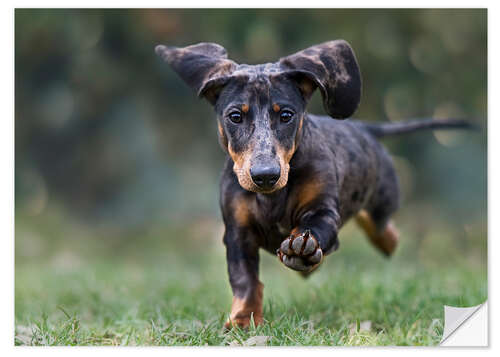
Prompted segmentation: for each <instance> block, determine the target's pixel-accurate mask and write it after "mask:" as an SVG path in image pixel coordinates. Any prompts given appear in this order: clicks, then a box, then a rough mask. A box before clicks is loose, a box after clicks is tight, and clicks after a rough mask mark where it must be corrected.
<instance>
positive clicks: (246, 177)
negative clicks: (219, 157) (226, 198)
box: [228, 143, 259, 192]
mask: <svg viewBox="0 0 500 357" xmlns="http://www.w3.org/2000/svg"><path fill="white" fill-rule="evenodd" d="M252 151H253V146H251V145H250V146H249V147H248V148H247V149H246V150H244V151H242V152H238V153H237V152H234V150H233V148H232V147H231V143H229V144H228V152H229V155H230V156H231V159H233V162H234V165H233V171H234V173H235V174H236V177H237V178H238V182H239V184H240V186H241V187H243V188H244V189H245V190H248V191H253V192H256V191H258V189H259V188H258V187H257V185H255V183H254V182H253V180H252V177H251V176H250V156H251V154H252Z"/></svg>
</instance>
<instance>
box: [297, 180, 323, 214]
mask: <svg viewBox="0 0 500 357" xmlns="http://www.w3.org/2000/svg"><path fill="white" fill-rule="evenodd" d="M323 186H324V183H323V182H321V181H318V180H310V181H308V182H306V183H304V184H303V185H302V186H300V188H299V191H298V195H297V201H298V202H297V203H298V207H301V208H302V207H305V206H307V205H308V204H310V203H312V202H313V201H314V200H315V199H316V198H317V197H318V196H319V195H320V194H321V192H322V190H323Z"/></svg>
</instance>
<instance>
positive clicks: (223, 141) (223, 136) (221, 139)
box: [217, 122, 227, 150]
mask: <svg viewBox="0 0 500 357" xmlns="http://www.w3.org/2000/svg"><path fill="white" fill-rule="evenodd" d="M217 129H218V131H219V143H220V145H221V146H222V147H223V148H224V150H227V137H226V133H225V132H224V128H223V127H222V125H221V123H219V122H218V123H217Z"/></svg>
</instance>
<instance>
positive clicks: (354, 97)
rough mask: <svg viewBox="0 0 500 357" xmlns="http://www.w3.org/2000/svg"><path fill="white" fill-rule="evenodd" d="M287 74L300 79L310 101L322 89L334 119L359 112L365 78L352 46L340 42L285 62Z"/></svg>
mask: <svg viewBox="0 0 500 357" xmlns="http://www.w3.org/2000/svg"><path fill="white" fill-rule="evenodd" d="M279 64H280V66H281V68H282V69H283V71H284V72H285V73H286V72H291V73H290V74H291V75H293V76H295V77H296V78H298V79H300V82H299V87H300V88H301V90H302V92H303V93H304V94H305V96H306V98H307V97H308V96H310V95H311V94H312V92H313V91H314V90H315V89H316V87H319V89H320V91H321V95H322V96H323V105H324V107H325V110H326V112H327V113H328V115H330V116H331V117H332V118H337V119H344V118H347V117H349V116H351V115H352V114H353V113H354V112H355V111H356V109H357V107H358V104H359V101H360V99H361V74H360V71H359V66H358V63H357V61H356V57H355V56H354V51H353V50H352V48H351V46H350V45H349V44H348V43H347V42H346V41H344V40H336V41H329V42H325V43H322V44H320V45H316V46H312V47H309V48H307V49H305V50H303V51H300V52H297V53H295V54H293V55H290V56H288V57H284V58H281V59H280V61H279Z"/></svg>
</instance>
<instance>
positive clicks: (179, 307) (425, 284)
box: [15, 227, 487, 346]
mask: <svg viewBox="0 0 500 357" xmlns="http://www.w3.org/2000/svg"><path fill="white" fill-rule="evenodd" d="M18 231H21V229H18ZM436 234H438V235H440V237H444V238H442V239H441V240H440V241H439V243H436V244H433V245H431V246H426V242H427V241H432V242H433V240H434V239H436V238H433V237H429V236H427V237H426V238H425V239H424V241H423V243H422V242H421V243H419V245H417V243H416V240H415V239H414V237H412V236H411V235H408V234H407V235H403V236H404V237H405V236H406V239H405V240H403V242H402V246H401V247H400V249H399V250H398V251H397V253H396V255H395V256H394V257H393V258H392V259H389V260H388V259H385V258H383V257H382V256H380V254H379V253H378V252H376V251H375V250H374V249H372V248H371V246H370V245H369V244H368V243H367V242H365V240H364V238H363V237H362V236H361V233H359V232H358V231H357V230H355V229H353V228H352V227H348V228H347V229H346V233H345V234H343V235H342V238H341V248H340V250H339V251H338V252H336V253H334V254H333V255H331V256H329V257H327V259H326V260H325V262H324V264H323V266H322V267H321V269H319V270H318V271H317V272H316V273H315V274H313V275H312V276H311V277H310V278H309V279H303V278H301V277H300V276H299V275H298V274H297V273H296V272H293V271H291V270H288V269H286V268H285V267H284V266H282V265H281V264H280V263H279V262H278V260H277V259H276V258H275V257H273V256H271V255H269V254H267V253H264V252H263V253H262V254H261V255H262V264H261V265H262V268H261V281H262V282H263V283H264V285H265V289H264V317H265V320H266V323H265V324H263V325H261V326H258V327H256V328H255V327H252V328H250V329H249V330H248V331H243V330H239V329H235V330H232V331H230V332H224V331H223V330H222V325H223V323H224V321H225V319H226V318H227V316H228V312H229V309H230V304H231V293H230V287H229V283H228V281H227V273H226V265H225V258H224V250H223V246H222V242H221V240H220V238H214V237H211V236H207V237H206V238H204V240H185V241H183V240H182V239H178V240H175V239H170V240H168V239H166V238H164V237H165V236H164V235H160V234H158V233H152V234H151V235H150V236H148V237H141V239H136V240H133V241H132V242H129V243H127V244H122V245H120V244H115V245H113V244H114V243H107V244H104V243H102V244H99V243H98V242H97V243H88V242H81V241H80V240H79V239H73V240H71V239H69V243H66V244H63V243H57V242H56V243H55V246H57V247H59V248H60V249H59V250H54V251H52V254H49V255H47V256H48V258H46V259H28V258H26V257H22V256H21V255H22V254H20V252H22V251H23V250H26V249H28V248H27V244H28V242H24V241H23V240H22V238H19V237H18V238H17V241H16V257H17V258H16V280H15V283H16V285H15V295H16V297H15V301H16V302H15V321H16V337H15V344H16V345H23V344H27V345H237V344H240V345H245V344H252V341H253V339H251V337H253V336H267V338H265V339H263V340H259V341H260V343H264V344H267V345H294V346H295V345H436V344H438V343H439V341H440V339H441V335H442V331H443V305H445V304H446V305H453V306H471V305H477V304H480V303H482V302H483V301H484V300H485V299H486V296H487V281H486V264H485V260H482V259H485V256H486V255H485V252H484V251H483V252H482V253H477V254H476V255H475V256H474V254H473V252H474V251H475V250H474V249H471V248H470V247H469V249H466V250H463V251H462V250H458V249H450V248H446V249H444V248H443V250H441V249H442V247H447V244H448V243H450V242H451V241H452V240H453V239H454V237H453V236H452V235H448V236H447V235H446V234H445V233H443V232H441V233H436ZM19 236H20V237H21V236H23V235H22V232H21V233H19ZM168 236H169V237H172V236H173V233H172V234H171V235H168ZM214 236H218V235H217V234H215V235H214ZM31 243H32V242H31ZM441 245H442V247H441ZM61 246H62V247H63V248H61ZM99 247H101V250H102V251H100V249H99ZM113 247H114V249H113ZM78 252H83V253H81V254H79V253H78ZM89 252H90V253H92V252H93V253H94V254H88V253H89ZM480 252H481V251H480ZM471 256H472V257H471Z"/></svg>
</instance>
